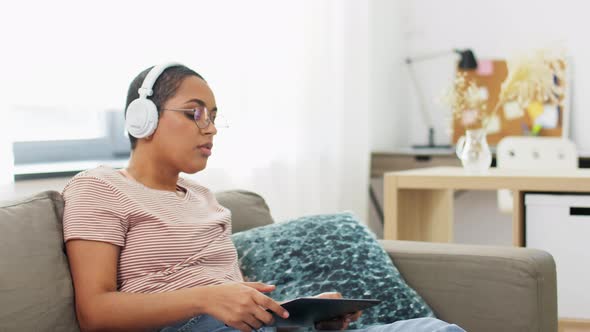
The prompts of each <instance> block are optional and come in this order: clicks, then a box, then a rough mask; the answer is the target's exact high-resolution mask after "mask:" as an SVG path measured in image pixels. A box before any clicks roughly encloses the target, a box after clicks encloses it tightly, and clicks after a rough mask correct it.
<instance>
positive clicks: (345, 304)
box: [273, 297, 381, 327]
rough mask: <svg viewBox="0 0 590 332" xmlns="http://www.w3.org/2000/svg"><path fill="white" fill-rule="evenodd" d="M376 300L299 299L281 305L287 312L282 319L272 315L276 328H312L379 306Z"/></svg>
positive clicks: (378, 301)
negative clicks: (286, 315) (316, 324)
mask: <svg viewBox="0 0 590 332" xmlns="http://www.w3.org/2000/svg"><path fill="white" fill-rule="evenodd" d="M380 302H381V301H380V300H376V299H323V298H315V297H301V298H297V299H294V300H291V301H287V302H284V303H282V304H281V306H282V307H283V308H285V309H287V311H288V312H289V318H287V319H283V318H281V317H279V316H277V315H276V314H274V313H273V316H274V319H275V325H276V326H277V327H297V326H313V325H314V324H315V323H317V322H320V321H327V320H331V319H334V318H338V317H341V316H344V315H346V314H349V313H354V312H357V311H360V310H364V309H367V308H370V307H372V306H374V305H377V304H379V303H380Z"/></svg>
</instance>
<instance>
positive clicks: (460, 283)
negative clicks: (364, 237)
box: [380, 240, 557, 332]
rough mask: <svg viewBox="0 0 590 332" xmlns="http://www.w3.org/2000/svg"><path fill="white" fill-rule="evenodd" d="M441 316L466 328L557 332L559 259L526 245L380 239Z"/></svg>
mask: <svg viewBox="0 0 590 332" xmlns="http://www.w3.org/2000/svg"><path fill="white" fill-rule="evenodd" d="M380 242H381V244H382V245H383V247H384V248H385V250H386V251H387V252H388V253H389V255H390V257H391V258H392V259H393V261H394V263H395V265H396V266H397V268H398V269H399V271H400V273H401V274H402V275H403V277H404V278H405V279H406V281H407V282H408V284H409V285H410V286H412V287H413V288H414V289H415V290H416V291H417V292H418V293H419V294H420V295H421V296H422V297H423V298H424V300H425V301H426V302H427V303H428V304H429V305H430V306H431V308H432V309H433V310H434V312H435V314H436V315H437V317H438V318H440V319H442V320H445V321H448V322H452V323H455V324H457V325H459V326H461V327H463V328H464V329H465V330H467V331H476V332H485V331H490V332H491V331H494V332H495V331H503V332H511V331H514V332H517V331H518V332H523V331H542V332H545V331H546V332H549V331H550V332H555V331H557V290H556V276H555V262H554V260H553V258H552V257H551V255H550V254H548V253H546V252H544V251H540V250H535V249H527V248H514V247H493V246H473V245H460V244H442V243H426V242H408V241H391V240H385V241H380Z"/></svg>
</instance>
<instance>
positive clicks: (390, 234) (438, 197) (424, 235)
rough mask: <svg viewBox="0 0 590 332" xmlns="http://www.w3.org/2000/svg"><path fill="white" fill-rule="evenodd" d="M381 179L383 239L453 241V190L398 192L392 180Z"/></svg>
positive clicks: (401, 190)
mask: <svg viewBox="0 0 590 332" xmlns="http://www.w3.org/2000/svg"><path fill="white" fill-rule="evenodd" d="M389 180H390V181H388V177H386V179H385V181H386V182H385V193H384V194H385V196H384V198H385V200H384V201H385V225H384V232H383V235H384V236H383V237H384V238H385V239H386V240H410V241H428V242H452V241H453V191H452V190H448V189H437V190H432V189H398V188H397V183H396V180H395V178H394V177H392V178H391V179H389Z"/></svg>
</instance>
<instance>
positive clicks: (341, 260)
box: [232, 213, 434, 328]
mask: <svg viewBox="0 0 590 332" xmlns="http://www.w3.org/2000/svg"><path fill="white" fill-rule="evenodd" d="M232 238H233V241H234V243H235V245H236V248H237V250H238V256H239V260H240V267H241V269H242V272H243V274H244V276H245V277H246V278H247V279H248V280H251V281H260V282H265V283H269V284H274V285H276V287H277V288H276V289H275V291H273V292H272V293H270V294H269V296H270V297H272V298H274V299H276V300H279V301H284V300H289V299H294V298H297V297H304V296H313V295H316V294H319V293H322V292H331V291H337V292H340V293H342V295H343V297H346V298H376V299H379V300H382V302H381V303H380V304H379V305H377V306H375V307H372V308H370V309H367V310H365V311H364V312H363V315H362V316H361V318H360V319H359V320H358V321H357V322H356V323H354V324H351V328H360V327H365V326H369V325H374V324H384V323H391V322H394V321H397V320H403V319H411V318H418V317H434V313H433V312H432V310H431V309H430V307H429V306H428V305H427V304H426V303H425V302H424V300H423V299H422V298H421V297H420V296H419V295H418V294H417V293H416V291H415V290H413V289H412V288H410V287H409V286H408V285H407V284H406V282H405V281H404V279H403V278H402V276H401V275H400V273H399V271H398V270H397V268H396V267H395V266H394V265H393V263H392V262H391V259H390V258H389V255H388V254H387V253H386V252H385V250H383V248H382V247H381V246H380V245H379V243H378V242H377V240H376V238H375V236H374V234H373V233H371V231H370V230H369V229H368V228H367V227H366V226H365V225H363V224H361V223H360V222H358V220H357V219H355V217H354V216H353V215H352V214H349V213H342V214H330V215H318V216H307V217H303V218H299V219H295V220H291V221H287V222H281V223H275V224H271V225H267V226H263V227H258V228H254V229H251V230H247V231H243V232H241V233H239V234H234V235H233V236H232Z"/></svg>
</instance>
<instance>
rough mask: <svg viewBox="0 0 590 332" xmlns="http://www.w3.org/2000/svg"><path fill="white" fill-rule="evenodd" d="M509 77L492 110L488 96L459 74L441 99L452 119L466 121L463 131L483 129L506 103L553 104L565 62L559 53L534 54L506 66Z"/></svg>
mask: <svg viewBox="0 0 590 332" xmlns="http://www.w3.org/2000/svg"><path fill="white" fill-rule="evenodd" d="M507 65H508V76H507V77H506V79H505V80H504V82H503V83H502V86H501V89H500V94H499V97H498V101H497V103H496V105H495V106H494V107H493V108H488V107H487V105H486V101H487V96H484V95H482V93H481V89H480V87H479V86H478V85H477V84H476V83H475V82H472V81H468V80H467V79H466V77H465V75H464V74H462V73H458V74H457V76H456V78H455V81H454V82H453V85H452V87H451V88H450V89H449V91H448V92H447V94H446V96H445V97H444V98H443V100H444V102H445V104H447V105H449V106H450V107H451V109H452V115H453V119H457V118H458V119H463V120H464V119H465V118H466V117H467V118H469V120H468V121H463V122H464V123H465V129H480V128H481V129H485V128H486V127H487V124H488V123H489V121H490V119H491V118H492V116H494V115H495V114H496V113H497V112H498V110H499V109H500V108H501V107H502V106H503V105H504V104H505V103H507V102H509V101H516V102H518V104H519V105H520V106H521V107H522V108H526V107H527V106H528V104H529V103H531V102H541V103H546V102H549V103H556V102H557V101H558V100H559V99H560V98H562V97H563V94H564V87H563V84H556V82H564V80H565V60H564V56H563V55H562V53H561V52H555V51H550V50H537V51H534V52H532V53H530V54H526V55H521V56H518V57H515V58H513V59H510V60H509V61H508V62H507Z"/></svg>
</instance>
